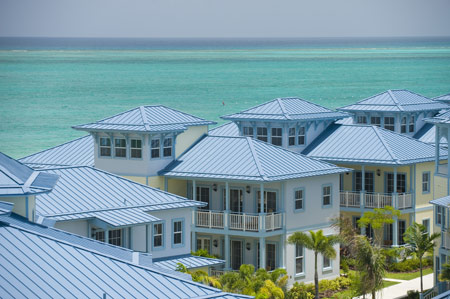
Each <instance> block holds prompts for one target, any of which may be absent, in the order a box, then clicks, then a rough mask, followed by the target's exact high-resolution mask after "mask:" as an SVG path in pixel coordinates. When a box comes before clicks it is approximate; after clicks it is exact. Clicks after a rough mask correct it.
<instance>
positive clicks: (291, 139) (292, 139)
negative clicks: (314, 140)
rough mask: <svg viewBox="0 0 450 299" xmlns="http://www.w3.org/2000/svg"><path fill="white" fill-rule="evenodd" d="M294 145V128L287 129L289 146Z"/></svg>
mask: <svg viewBox="0 0 450 299" xmlns="http://www.w3.org/2000/svg"><path fill="white" fill-rule="evenodd" d="M292 145H295V128H289V146H292Z"/></svg>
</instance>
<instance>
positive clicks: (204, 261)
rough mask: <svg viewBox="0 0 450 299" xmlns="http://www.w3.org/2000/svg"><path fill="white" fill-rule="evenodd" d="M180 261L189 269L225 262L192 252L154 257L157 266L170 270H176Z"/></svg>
mask: <svg viewBox="0 0 450 299" xmlns="http://www.w3.org/2000/svg"><path fill="white" fill-rule="evenodd" d="M178 263H181V264H183V265H184V266H186V268H188V269H193V268H201V267H209V266H215V265H221V264H224V263H225V261H224V260H219V259H212V258H207V257H202V256H195V255H190V254H184V255H180V256H171V257H164V258H157V259H153V264H154V265H155V266H158V267H161V268H165V269H168V270H175V269H176V268H177V264H178Z"/></svg>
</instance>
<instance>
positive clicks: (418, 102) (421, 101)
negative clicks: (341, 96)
mask: <svg viewBox="0 0 450 299" xmlns="http://www.w3.org/2000/svg"><path fill="white" fill-rule="evenodd" d="M446 108H448V105H446V104H444V103H439V102H436V101H433V100H431V99H429V98H427V97H424V96H422V95H419V94H417V93H414V92H411V91H409V90H403V89H399V90H388V91H385V92H382V93H380V94H377V95H374V96H371V97H369V98H367V99H364V100H361V101H359V102H357V103H355V104H352V105H348V106H344V107H341V108H338V110H341V111H346V112H356V111H367V112H370V111H379V112H419V111H430V110H435V111H439V110H441V109H446Z"/></svg>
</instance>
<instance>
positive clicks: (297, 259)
mask: <svg viewBox="0 0 450 299" xmlns="http://www.w3.org/2000/svg"><path fill="white" fill-rule="evenodd" d="M298 248H301V249H302V250H301V254H300V255H299V252H298V251H299V250H298ZM294 254H295V263H294V264H295V268H294V270H295V271H294V273H295V277H299V276H305V247H304V246H301V245H297V244H296V245H294ZM299 260H301V266H302V267H301V268H302V272H297V262H298V261H299Z"/></svg>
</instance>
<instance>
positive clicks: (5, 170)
mask: <svg viewBox="0 0 450 299" xmlns="http://www.w3.org/2000/svg"><path fill="white" fill-rule="evenodd" d="M0 171H1V172H3V173H4V174H5V175H6V176H7V177H9V178H10V179H11V180H13V181H14V182H15V183H16V184H18V185H23V183H24V182H22V180H21V179H19V178H18V177H17V176H15V175H14V174H13V173H11V171H9V170H8V169H7V168H6V167H4V166H3V165H0Z"/></svg>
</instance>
